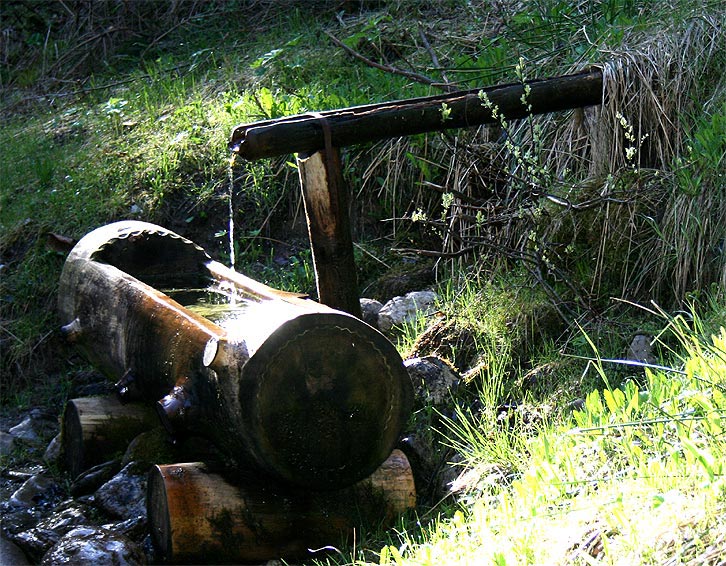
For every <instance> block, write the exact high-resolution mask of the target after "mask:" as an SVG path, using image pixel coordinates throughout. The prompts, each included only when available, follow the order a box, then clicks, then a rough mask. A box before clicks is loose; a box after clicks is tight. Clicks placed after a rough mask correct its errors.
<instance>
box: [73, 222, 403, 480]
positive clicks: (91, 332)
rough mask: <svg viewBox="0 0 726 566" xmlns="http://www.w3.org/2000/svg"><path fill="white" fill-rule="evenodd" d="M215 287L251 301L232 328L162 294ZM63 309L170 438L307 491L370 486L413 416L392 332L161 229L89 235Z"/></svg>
mask: <svg viewBox="0 0 726 566" xmlns="http://www.w3.org/2000/svg"><path fill="white" fill-rule="evenodd" d="M167 277H168V279H167ZM204 279H207V280H212V279H216V280H218V281H223V282H224V283H225V284H226V285H227V286H231V287H234V288H236V289H237V291H238V292H239V293H241V294H242V295H243V298H242V299H241V303H240V305H239V306H240V309H239V312H237V313H236V314H235V316H234V317H232V318H230V319H228V320H227V321H226V322H225V323H219V324H216V323H213V322H211V321H209V320H207V319H206V318H203V317H202V316H200V315H198V314H196V313H194V312H192V311H190V310H189V309H187V308H185V307H184V306H182V305H181V304H179V303H177V302H176V301H174V300H172V299H171V298H170V297H169V296H168V295H167V294H164V293H162V292H161V291H160V290H158V289H157V288H154V287H152V286H151V285H150V283H153V284H154V285H157V286H158V287H159V288H161V289H164V288H167V287H172V286H174V285H175V284H194V285H198V284H199V281H200V280H204ZM59 307H60V312H61V317H62V319H63V320H64V321H65V322H67V324H66V325H65V326H64V327H63V328H64V332H65V333H66V335H67V336H68V337H69V338H70V339H71V340H73V341H74V342H75V343H76V344H77V345H78V347H79V348H80V349H81V350H82V351H83V352H84V353H85V354H86V356H87V357H88V358H89V359H90V360H91V361H92V362H93V363H94V364H95V365H96V366H97V367H99V368H100V369H102V370H103V371H105V372H106V373H107V374H108V375H110V376H111V377H112V378H113V379H114V380H118V381H119V383H118V387H119V390H120V392H123V393H124V394H125V395H126V396H127V397H128V398H134V397H141V398H144V399H146V400H148V401H150V402H154V401H157V400H158V403H157V410H158V413H159V416H160V417H161V418H162V422H163V423H164V424H165V425H166V426H167V427H168V428H169V430H170V431H171V432H173V433H178V434H179V433H184V432H185V431H188V432H192V433H194V434H195V435H202V436H207V437H208V438H210V439H211V440H212V441H213V442H214V444H215V445H216V446H217V447H218V448H219V450H221V451H222V452H223V453H224V454H226V455H227V456H228V457H230V458H232V459H234V460H235V461H237V462H238V463H239V464H240V465H243V466H248V465H251V464H252V465H256V466H258V467H259V468H260V469H262V470H265V471H267V472H268V473H270V474H272V475H274V476H276V477H277V478H279V479H281V480H284V481H287V482H290V483H293V484H296V485H299V486H306V487H312V488H319V489H322V488H327V489H334V488H339V487H343V486H346V485H350V484H352V483H354V482H356V481H358V480H360V479H361V478H363V477H366V476H367V475H369V474H370V473H371V472H373V470H375V469H376V468H377V467H378V466H379V465H380V464H381V462H383V461H384V460H385V459H386V457H387V456H388V455H389V454H390V452H391V450H392V449H393V447H394V446H395V444H396V442H397V440H398V437H399V434H400V431H401V428H402V427H403V425H404V424H405V422H406V420H407V418H408V415H409V414H410V410H411V404H412V391H411V383H410V378H409V377H408V374H407V373H406V370H405V368H404V366H403V362H402V360H401V358H400V356H399V354H398V353H397V352H396V350H395V348H394V347H393V345H392V344H391V343H390V342H389V341H388V340H386V339H385V338H384V337H383V336H382V335H381V334H380V333H379V332H377V331H375V330H373V329H372V328H371V327H369V326H368V325H366V324H365V323H363V322H361V321H360V320H357V319H356V318H355V317H352V316H350V315H347V314H345V313H342V312H340V311H336V310H333V309H330V308H328V307H326V306H324V305H320V304H318V303H314V302H312V301H305V300H302V299H299V298H297V297H295V296H289V295H286V294H282V293H279V292H276V291H275V290H273V289H270V288H269V287H266V286H265V285H263V284H261V283H258V282H254V281H251V280H248V278H245V277H244V276H242V275H240V274H237V273H235V272H234V271H232V270H230V269H228V268H226V267H224V266H222V265H221V264H218V263H217V262H214V261H212V260H211V259H209V256H207V255H206V254H205V253H204V251H203V250H201V248H198V247H196V246H194V244H192V243H191V242H189V241H188V240H184V239H183V238H180V237H179V236H178V235H176V234H173V233H171V232H168V231H166V230H163V229H162V228H159V227H158V226H154V225H152V224H146V223H142V222H120V223H116V224H111V225H108V226H104V227H102V228H99V229H97V230H95V231H94V232H91V233H90V234H89V235H87V236H86V237H84V238H83V239H82V240H81V241H80V242H79V243H78V244H77V245H76V247H75V248H74V249H73V251H72V252H71V254H70V255H69V256H68V259H67V260H66V264H65V266H64V269H63V273H62V275H61V282H60V290H59ZM134 392H135V393H134Z"/></svg>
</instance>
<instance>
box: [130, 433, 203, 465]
mask: <svg viewBox="0 0 726 566" xmlns="http://www.w3.org/2000/svg"><path fill="white" fill-rule="evenodd" d="M207 444H208V443H207ZM174 448H175V445H174V444H173V443H172V441H171V440H170V438H169V433H168V432H167V430H166V429H165V428H164V427H162V426H159V427H156V428H153V429H151V430H147V431H146V432H142V433H141V434H139V435H138V436H137V437H136V438H134V439H133V440H132V441H131V443H130V444H129V445H128V447H127V448H126V452H124V455H123V458H122V459H121V465H122V466H126V465H128V464H130V463H131V462H136V463H137V465H139V466H144V467H146V468H151V466H153V465H154V464H173V463H174V462H178V461H179V460H178V459H177V458H178V457H179V455H178V454H176V453H175V452H176V451H175V450H174Z"/></svg>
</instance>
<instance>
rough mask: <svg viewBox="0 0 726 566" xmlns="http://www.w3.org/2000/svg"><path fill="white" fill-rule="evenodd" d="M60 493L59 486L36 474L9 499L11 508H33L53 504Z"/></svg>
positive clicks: (51, 480) (51, 479) (50, 479)
mask: <svg viewBox="0 0 726 566" xmlns="http://www.w3.org/2000/svg"><path fill="white" fill-rule="evenodd" d="M60 493H61V489H60V486H59V485H58V484H57V483H56V482H55V480H53V478H49V477H47V476H45V475H43V474H36V475H34V476H33V477H31V478H30V479H29V480H27V481H26V482H24V483H23V485H21V486H20V487H19V488H18V489H17V490H16V491H15V493H13V494H12V496H11V497H10V505H11V506H13V507H35V506H38V505H48V504H51V503H53V500H54V499H57V498H58V496H59V495H60Z"/></svg>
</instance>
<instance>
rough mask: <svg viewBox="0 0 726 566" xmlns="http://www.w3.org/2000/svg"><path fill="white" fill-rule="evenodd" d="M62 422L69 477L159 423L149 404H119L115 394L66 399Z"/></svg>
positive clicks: (62, 439)
mask: <svg viewBox="0 0 726 566" xmlns="http://www.w3.org/2000/svg"><path fill="white" fill-rule="evenodd" d="M61 420H62V424H61V453H62V455H63V456H62V461H63V463H64V465H65V468H66V469H67V470H68V471H69V472H70V475H71V477H72V478H75V477H77V476H78V475H79V474H80V473H81V472H83V471H85V470H87V469H88V468H90V467H92V466H95V465H96V464H100V463H101V462H105V461H107V460H111V459H112V458H114V455H117V454H119V453H121V454H122V453H123V451H124V450H126V448H127V446H128V444H129V443H130V442H131V441H132V440H133V439H134V438H135V437H136V436H137V435H138V434H140V433H142V432H144V431H146V430H149V429H150V428H152V427H153V426H155V425H156V424H157V423H158V419H157V418H156V415H155V414H154V410H153V409H152V408H151V407H148V406H144V405H140V404H129V405H122V404H121V402H120V401H119V400H118V399H116V398H115V397H83V398H80V399H72V400H70V401H68V403H67V404H66V406H65V409H64V411H63V416H62V419H61Z"/></svg>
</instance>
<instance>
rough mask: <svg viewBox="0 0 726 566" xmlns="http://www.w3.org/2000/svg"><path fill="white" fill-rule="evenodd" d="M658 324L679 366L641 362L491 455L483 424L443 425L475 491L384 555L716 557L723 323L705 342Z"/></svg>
mask: <svg viewBox="0 0 726 566" xmlns="http://www.w3.org/2000/svg"><path fill="white" fill-rule="evenodd" d="M694 320H695V321H696V322H697V321H699V320H700V319H699V318H698V317H697V316H694ZM666 323H667V324H666V326H667V328H668V330H669V331H670V332H673V333H674V334H675V335H676V338H677V339H678V340H679V341H680V343H681V344H682V345H683V348H682V350H681V352H680V355H681V360H682V363H681V364H680V365H678V366H674V367H673V369H672V371H664V370H658V371H651V370H650V369H647V370H646V372H645V376H644V382H643V383H642V384H640V385H638V384H636V383H635V382H634V381H628V382H627V383H625V384H624V386H622V387H621V388H613V389H611V388H607V387H606V388H604V389H601V390H596V391H593V392H592V393H590V394H589V395H588V397H587V399H586V401H585V404H584V406H583V407H582V409H581V410H575V411H574V412H573V413H572V415H571V416H568V415H566V414H565V415H563V416H561V417H560V418H558V419H557V420H556V421H555V422H547V421H546V420H545V421H543V422H542V424H541V427H540V429H539V430H538V431H537V432H536V433H535V434H532V433H531V432H530V434H522V430H519V431H517V430H516V427H517V426H518V425H517V424H516V423H515V425H514V426H515V429H514V430H512V431H511V433H512V434H513V435H516V439H517V442H516V444H514V445H512V446H510V448H512V449H511V450H509V451H501V447H502V445H506V442H504V441H503V439H502V438H500V439H495V436H496V435H495V434H486V433H485V432H484V431H486V430H488V429H489V430H491V429H492V427H491V426H487V424H486V423H484V422H482V421H481V420H479V421H475V420H472V418H471V416H469V417H466V416H464V418H459V419H457V420H455V421H452V424H451V425H450V431H451V433H452V435H451V436H452V438H453V439H454V440H455V442H457V443H458V444H459V446H461V447H462V448H463V450H462V452H463V453H465V454H467V455H468V462H469V465H470V467H471V470H473V471H474V472H476V471H477V470H478V469H479V470H481V472H480V475H479V476H478V478H477V480H475V481H470V489H472V490H473V491H474V492H475V493H476V497H475V498H473V499H472V500H470V501H473V503H472V504H471V505H470V506H467V507H465V508H462V509H461V510H460V511H459V512H457V513H455V514H454V515H453V516H451V517H450V518H447V519H440V520H438V521H436V522H435V523H434V526H433V528H432V531H431V532H430V534H429V535H428V536H427V537H426V541H425V542H420V541H419V542H416V541H414V540H413V539H411V538H408V537H407V536H406V533H404V534H403V536H402V539H401V543H400V544H398V545H394V547H390V548H385V549H383V551H382V553H381V563H385V564H389V563H391V564H416V565H429V564H430V565H433V564H442V563H446V564H591V563H595V562H597V563H598V564H623V565H624V564H664V563H689V564H715V563H717V562H718V560H722V559H723V558H724V556H726V530H725V529H726V525H725V523H726V521H725V520H724V502H725V500H726V479H725V478H724V470H723V457H724V451H725V450H726V438H725V437H724V430H725V428H724V426H725V425H724V424H723V419H724V417H726V330H724V329H723V327H722V328H721V329H720V330H719V331H718V333H717V334H716V335H714V336H712V337H704V336H702V335H701V334H699V333H698V332H696V331H695V330H694V323H693V322H687V321H686V320H684V319H683V318H680V317H675V318H673V317H669V318H668V319H667V320H666ZM695 326H696V327H698V324H696V325H695ZM593 360H594V361H593V362H591V363H594V364H597V363H598V362H597V358H593ZM598 369H599V370H600V371H601V372H602V373H603V376H604V377H605V378H607V370H606V369H604V368H602V367H599V368H598ZM460 416H461V415H460ZM499 434H500V435H502V437H503V438H506V437H507V435H508V432H507V431H506V430H505V431H501V432H500V433H499ZM495 446H496V447H499V448H500V450H499V451H498V452H496V451H494V450H493V447H495ZM497 453H498V454H499V455H500V456H503V457H504V459H505V461H506V460H509V461H511V462H512V463H513V464H512V465H511V466H510V468H511V469H512V470H515V471H516V478H515V479H514V480H512V481H507V478H506V476H503V475H502V474H493V473H492V468H491V463H492V462H493V461H495V460H496V457H495V456H494V455H495V454H497Z"/></svg>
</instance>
